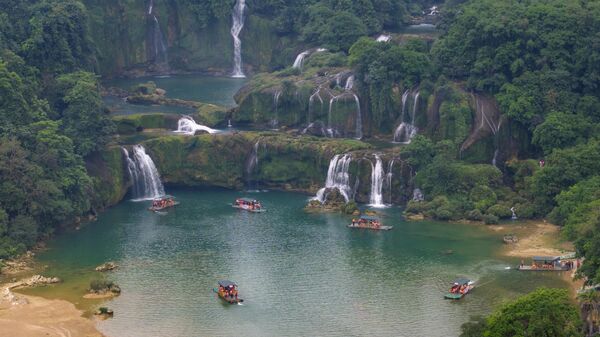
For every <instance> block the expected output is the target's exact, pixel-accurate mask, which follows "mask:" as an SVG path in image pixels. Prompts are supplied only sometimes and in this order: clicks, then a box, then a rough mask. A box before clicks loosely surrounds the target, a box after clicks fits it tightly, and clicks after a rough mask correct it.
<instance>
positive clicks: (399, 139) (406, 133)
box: [394, 90, 419, 144]
mask: <svg viewBox="0 0 600 337" xmlns="http://www.w3.org/2000/svg"><path fill="white" fill-rule="evenodd" d="M409 94H410V92H409V91H408V90H407V91H405V92H404V94H402V117H401V119H400V120H401V122H400V125H398V127H397V128H396V131H395V132H394V143H402V144H410V141H411V140H412V139H413V138H414V137H415V136H416V135H417V132H418V131H419V129H418V128H417V127H416V126H415V117H416V115H417V109H418V107H419V91H418V90H417V91H415V92H413V94H412V96H413V107H412V111H411V112H410V115H409V116H408V117H409V119H410V121H406V119H405V117H404V116H405V111H406V106H407V105H406V103H407V100H408V96H409Z"/></svg>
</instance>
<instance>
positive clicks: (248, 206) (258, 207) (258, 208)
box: [232, 198, 267, 213]
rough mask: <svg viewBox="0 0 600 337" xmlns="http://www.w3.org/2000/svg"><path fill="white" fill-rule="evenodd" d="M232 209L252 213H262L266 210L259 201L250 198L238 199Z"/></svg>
mask: <svg viewBox="0 0 600 337" xmlns="http://www.w3.org/2000/svg"><path fill="white" fill-rule="evenodd" d="M232 206H233V208H237V209H241V210H244V211H248V212H252V213H262V212H266V211H267V210H266V209H264V208H263V207H262V204H261V203H260V201H258V200H256V199H250V198H238V199H235V202H234V203H233V205H232Z"/></svg>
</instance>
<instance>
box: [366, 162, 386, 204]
mask: <svg viewBox="0 0 600 337" xmlns="http://www.w3.org/2000/svg"><path fill="white" fill-rule="evenodd" d="M371 166H372V170H371V194H370V197H369V206H371V207H374V208H383V207H386V205H385V204H384V203H383V177H384V173H383V163H382V161H381V157H380V156H379V155H378V154H376V155H375V165H373V163H371Z"/></svg>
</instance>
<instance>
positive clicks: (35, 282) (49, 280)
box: [21, 275, 61, 287]
mask: <svg viewBox="0 0 600 337" xmlns="http://www.w3.org/2000/svg"><path fill="white" fill-rule="evenodd" d="M60 282H61V280H60V279H59V278H58V277H45V276H42V275H33V276H32V277H30V278H28V279H25V280H22V281H21V285H22V286H27V287H35V286H40V285H47V284H55V283H60Z"/></svg>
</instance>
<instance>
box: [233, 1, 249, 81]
mask: <svg viewBox="0 0 600 337" xmlns="http://www.w3.org/2000/svg"><path fill="white" fill-rule="evenodd" d="M245 9H246V0H237V1H236V3H235V7H233V13H232V14H231V17H232V19H233V24H232V25H231V36H232V37H233V74H232V77H235V78H244V77H246V75H244V71H243V70H242V40H241V39H240V32H241V31H242V28H244V10H245Z"/></svg>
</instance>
